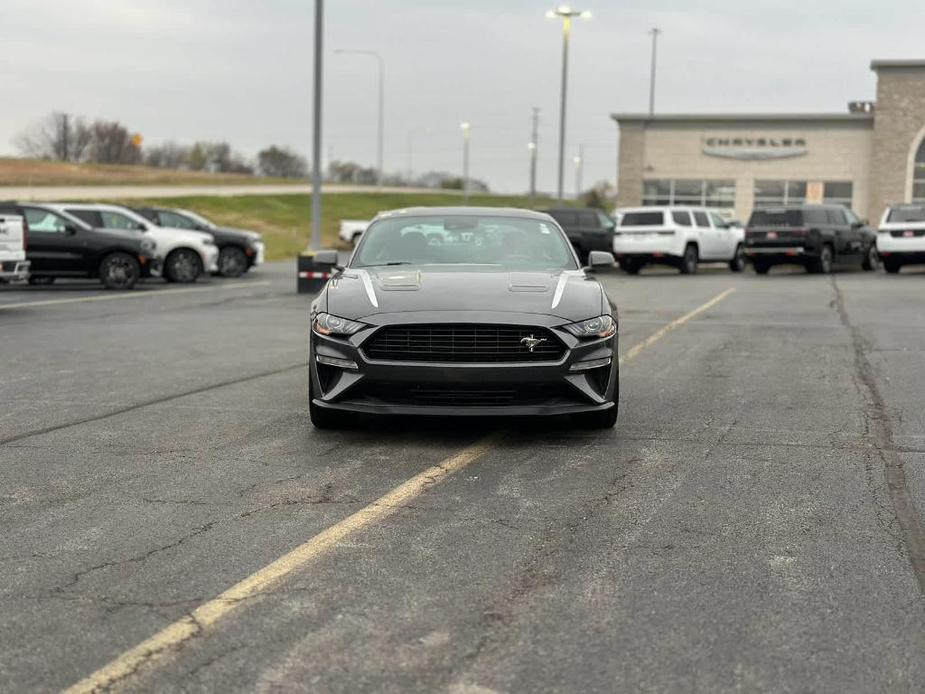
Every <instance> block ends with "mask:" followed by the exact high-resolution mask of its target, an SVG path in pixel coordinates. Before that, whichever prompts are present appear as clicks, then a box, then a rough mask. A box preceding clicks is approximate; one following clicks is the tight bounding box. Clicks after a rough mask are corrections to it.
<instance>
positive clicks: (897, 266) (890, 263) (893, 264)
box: [883, 258, 903, 275]
mask: <svg viewBox="0 0 925 694" xmlns="http://www.w3.org/2000/svg"><path fill="white" fill-rule="evenodd" d="M902 267H903V264H902V263H901V262H899V261H898V260H894V259H893V258H884V259H883V269H884V270H886V271H887V272H888V273H890V274H891V275H895V274H897V273H898V272H899V271H900V270H902Z"/></svg>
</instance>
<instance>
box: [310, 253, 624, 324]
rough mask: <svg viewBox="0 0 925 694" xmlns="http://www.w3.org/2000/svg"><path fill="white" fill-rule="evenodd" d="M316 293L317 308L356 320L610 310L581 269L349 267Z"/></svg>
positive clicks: (581, 315)
mask: <svg viewBox="0 0 925 694" xmlns="http://www.w3.org/2000/svg"><path fill="white" fill-rule="evenodd" d="M319 298H320V299H321V300H322V301H321V302H319V305H320V306H321V307H322V309H321V310H326V311H328V312H330V313H333V314H335V315H338V316H342V317H344V318H351V319H357V320H362V319H364V318H369V317H371V316H375V315H379V314H386V313H406V312H415V311H418V312H422V311H427V312H452V311H470V312H482V313H484V312H495V313H497V312H510V313H520V314H542V315H545V316H555V317H558V318H562V319H563V320H564V321H579V320H584V319H586V318H592V317H594V316H598V315H601V314H602V313H608V312H609V310H610V309H609V302H608V301H607V299H606V297H605V295H604V292H603V289H602V288H601V285H600V284H599V283H598V282H597V280H595V279H594V278H593V277H589V276H587V275H586V274H585V273H584V272H583V271H581V270H546V271H532V272H531V271H524V272H518V271H511V270H507V269H501V268H490V269H486V268H478V269H476V268H473V267H472V266H461V267H452V266H426V267H424V266H420V267H418V266H405V265H403V266H400V267H388V268H367V269H353V268H348V269H346V270H345V271H344V272H343V273H342V274H341V275H340V276H339V277H336V278H334V279H333V280H331V282H329V283H328V285H327V287H326V288H325V291H324V295H323V296H322V297H319Z"/></svg>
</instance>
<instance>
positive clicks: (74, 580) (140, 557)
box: [51, 521, 217, 594]
mask: <svg viewBox="0 0 925 694" xmlns="http://www.w3.org/2000/svg"><path fill="white" fill-rule="evenodd" d="M216 523H217V521H209V522H208V523H205V524H203V525H200V526H198V527H196V528H193V530H191V531H190V532H188V533H187V534H186V535H183V536H182V537H181V538H179V539H177V540H174V541H173V542H169V543H168V544H166V545H160V546H158V547H155V548H153V549H149V550H148V551H146V552H143V553H141V554H136V555H135V556H133V557H128V558H127V559H118V560H112V561H104V562H102V563H100V564H95V565H94V566H90V567H88V568H86V569H81V570H80V571H76V572H74V573H73V574H72V575H71V578H70V579H69V580H68V581H67V582H66V583H63V584H62V585H60V586H56V587H55V588H52V589H51V592H52V594H55V593H57V594H60V593H63V592H65V591H67V590H68V589H69V588H73V587H74V586H75V585H77V584H78V583H80V581H81V579H82V578H84V577H85V576H88V575H90V574H91V573H94V572H95V571H100V570H101V569H107V568H110V567H113V566H121V565H123V564H133V563H138V562H143V561H145V560H146V559H148V558H149V557H151V556H153V555H155V554H158V553H160V552H164V551H166V550H168V549H173V548H174V547H179V546H180V545H182V544H183V543H185V542H187V541H188V540H191V539H192V538H194V537H196V536H197V535H202V534H203V533H207V532H209V531H210V530H211V529H212V528H213V527H215V524H216Z"/></svg>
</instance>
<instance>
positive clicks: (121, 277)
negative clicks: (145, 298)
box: [0, 203, 155, 289]
mask: <svg viewBox="0 0 925 694" xmlns="http://www.w3.org/2000/svg"><path fill="white" fill-rule="evenodd" d="M0 214H15V215H19V216H20V217H22V218H23V229H24V231H25V232H26V235H27V236H26V238H27V247H26V258H27V259H28V260H29V262H30V263H31V264H32V267H31V276H30V277H29V283H30V284H51V283H52V282H54V281H55V279H56V278H58V277H92V278H97V279H99V280H100V281H101V282H102V283H103V284H104V285H105V286H106V287H107V288H108V289H131V288H132V287H134V286H135V283H136V282H137V281H138V278H140V277H147V276H150V274H151V268H152V265H153V263H154V262H155V258H154V242H153V241H151V240H150V239H145V238H142V237H140V235H139V234H137V233H131V232H125V233H120V232H116V231H111V230H107V231H97V230H95V229H93V228H92V227H90V226H88V225H87V224H85V223H84V222H82V221H80V220H79V219H77V218H76V217H72V216H71V215H68V214H64V213H61V212H58V211H57V210H52V209H49V208H47V207H44V206H42V205H38V204H32V203H22V204H20V203H0Z"/></svg>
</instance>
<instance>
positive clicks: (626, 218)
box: [620, 210, 665, 227]
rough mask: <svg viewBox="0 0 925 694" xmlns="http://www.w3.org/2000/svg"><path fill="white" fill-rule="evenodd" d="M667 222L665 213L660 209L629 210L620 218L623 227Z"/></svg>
mask: <svg viewBox="0 0 925 694" xmlns="http://www.w3.org/2000/svg"><path fill="white" fill-rule="evenodd" d="M664 223H665V213H664V212H661V211H659V210H656V211H653V212H627V213H625V214H624V215H623V217H622V218H621V219H620V226H621V227H656V226H659V225H662V224H664Z"/></svg>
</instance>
